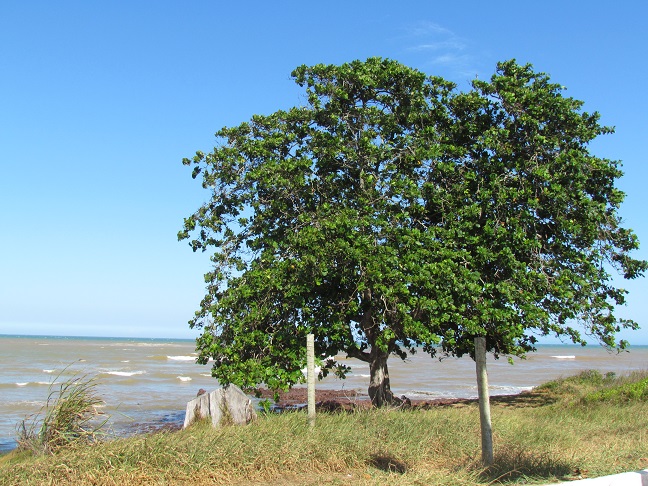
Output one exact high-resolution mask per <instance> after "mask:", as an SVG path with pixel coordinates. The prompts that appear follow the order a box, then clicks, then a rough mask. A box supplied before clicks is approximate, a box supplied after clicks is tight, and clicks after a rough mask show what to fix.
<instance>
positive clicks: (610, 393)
mask: <svg viewBox="0 0 648 486" xmlns="http://www.w3.org/2000/svg"><path fill="white" fill-rule="evenodd" d="M647 399H648V378H644V379H643V380H640V381H636V382H630V383H623V384H621V385H618V386H614V387H611V388H606V389H603V390H598V391H595V392H591V393H588V394H587V395H585V396H584V397H583V401H584V402H585V403H594V402H629V401H633V400H635V401H638V400H647Z"/></svg>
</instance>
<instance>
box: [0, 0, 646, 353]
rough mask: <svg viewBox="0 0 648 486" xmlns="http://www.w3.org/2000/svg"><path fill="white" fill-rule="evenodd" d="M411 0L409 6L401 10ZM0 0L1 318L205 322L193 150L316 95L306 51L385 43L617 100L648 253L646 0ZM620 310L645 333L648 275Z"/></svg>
mask: <svg viewBox="0 0 648 486" xmlns="http://www.w3.org/2000/svg"><path fill="white" fill-rule="evenodd" d="M396 5H398V7H396ZM580 5H582V4H579V3H578V2H564V1H553V0H551V1H544V2H513V1H510V2H506V1H490V2H477V1H474V2H429V1H406V0H404V1H403V0H402V1H401V2H398V4H397V3H396V2H386V1H372V2H367V1H356V2H353V1H349V0H347V1H344V2H342V1H336V0H332V1H327V2H317V3H315V2H295V1H285V2H260V1H259V2H239V3H238V4H237V5H234V2H213V1H212V2H208V1H200V0H196V1H192V2H183V3H181V2H171V1H156V2H143V1H142V2H132V1H128V2H126V1H119V0H117V1H112V2H87V1H65V0H63V1H59V2H51V1H29V2H10V1H6V2H0V46H2V47H0V93H2V95H1V97H0V164H1V168H2V171H1V172H0V208H1V209H0V225H1V226H0V227H1V228H2V238H0V334H55V335H89V336H144V337H182V338H192V337H196V336H197V331H193V330H190V329H189V327H188V325H187V321H188V320H189V319H190V318H191V316H192V315H193V312H194V310H195V309H196V308H197V307H198V304H199V302H200V299H201V298H202V296H203V293H204V292H203V290H204V283H203V280H202V275H203V273H205V271H206V270H207V269H208V267H209V260H208V258H207V256H206V255H201V254H194V253H192V251H191V249H190V248H189V247H188V246H187V244H186V242H178V241H177V240H176V233H177V231H178V230H179V229H180V228H181V226H182V221H183V218H184V217H186V216H188V215H189V214H191V212H192V211H193V210H194V209H196V208H197V207H198V206H199V205H200V203H201V202H202V201H203V200H204V199H205V198H206V197H207V194H206V192H203V191H202V189H201V188H200V185H199V184H198V183H197V182H196V181H193V180H192V179H191V177H190V170H189V169H187V168H186V167H183V166H182V164H181V160H182V158H183V157H187V156H191V155H192V154H193V153H194V152H195V151H196V150H205V151H208V150H210V149H211V147H212V146H213V142H214V137H213V133H214V132H215V131H216V130H217V129H218V128H220V127H222V126H225V125H235V124H238V123H240V122H242V121H246V120H247V119H249V118H250V116H251V115H253V114H255V113H264V114H267V113H271V112H273V111H275V110H277V109H283V108H288V107H291V106H294V105H298V104H301V103H302V102H303V96H302V93H301V91H300V90H299V89H298V87H297V86H296V85H295V84H294V83H293V82H292V81H291V79H290V72H291V71H292V70H293V69H294V68H295V67H296V66H298V65H301V64H316V63H335V64H339V63H343V62H347V61H351V60H354V59H366V58H367V57H370V56H381V57H388V58H392V59H396V60H398V61H400V62H402V63H404V64H407V65H410V66H412V67H415V68H418V69H420V70H422V71H425V72H426V73H428V74H435V75H440V76H443V77H445V78H447V79H450V80H452V81H455V82H456V83H458V84H459V86H460V87H463V88H466V87H468V84H469V82H470V80H472V79H474V78H475V77H479V78H482V79H486V78H489V77H490V75H491V74H492V73H493V71H494V68H495V64H496V63H497V62H498V61H502V60H506V59H510V58H516V59H517V60H518V61H519V62H521V63H524V62H530V63H532V64H533V65H534V67H535V68H536V70H538V71H543V72H547V73H548V74H550V75H551V77H552V80H553V81H555V82H557V83H560V84H562V85H564V86H566V87H567V88H568V90H567V94H568V95H570V96H573V97H575V98H578V99H582V100H584V101H585V109H586V110H587V111H599V112H600V113H601V115H602V121H603V123H605V124H609V125H614V126H615V127H616V131H617V132H616V134H614V135H611V136H607V137H605V138H603V139H600V140H597V141H596V142H595V143H594V144H593V146H592V151H593V152H594V153H595V154H597V155H599V156H604V157H608V158H612V159H620V160H622V161H623V163H624V171H625V176H624V178H623V179H622V180H621V181H620V182H619V186H620V187H621V188H622V189H623V190H624V191H625V192H626V193H627V199H626V202H625V204H624V206H623V207H622V211H621V214H622V216H623V217H624V219H625V224H626V226H628V227H631V228H633V229H634V230H635V231H636V233H637V234H638V236H639V239H640V241H642V242H644V244H643V247H642V249H641V250H640V251H639V252H637V253H636V254H635V256H638V257H641V258H648V251H646V248H648V224H647V223H646V218H644V215H643V212H644V209H645V208H647V207H648V191H647V190H646V189H645V187H644V185H645V181H646V180H647V179H648V177H647V176H648V174H647V172H648V168H647V167H648V165H647V164H646V163H645V161H644V159H645V156H644V152H645V151H644V143H645V139H646V133H647V128H648V123H647V121H646V120H647V117H646V113H648V97H647V96H646V94H645V80H646V79H648V69H647V68H646V62H645V58H646V52H648V42H647V40H648V36H647V35H646V30H645V19H646V18H647V16H648V7H647V6H646V5H647V4H645V3H644V2H639V1H628V2H602V1H597V0H594V1H592V2H588V4H587V10H583V9H582V7H581V6H580ZM624 287H625V288H628V289H629V290H630V292H631V293H630V296H629V299H628V302H629V304H628V306H627V307H626V308H623V309H621V310H620V311H619V315H622V316H624V317H630V318H633V319H635V320H637V321H638V322H639V323H640V324H643V326H644V327H645V329H644V330H642V331H638V332H633V333H629V332H627V333H624V334H623V335H622V337H625V338H626V339H629V340H630V342H631V343H636V344H648V305H647V304H646V297H645V296H646V294H647V292H646V291H647V290H648V283H647V281H646V279H641V280H639V281H635V282H629V283H624Z"/></svg>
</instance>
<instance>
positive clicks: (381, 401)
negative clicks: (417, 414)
mask: <svg viewBox="0 0 648 486" xmlns="http://www.w3.org/2000/svg"><path fill="white" fill-rule="evenodd" d="M388 357H389V354H388V353H385V352H382V351H376V352H374V351H372V353H371V361H370V362H369V372H370V375H371V378H370V381H369V398H371V403H372V405H373V406H374V407H383V406H385V405H399V404H401V403H402V400H401V399H400V398H398V397H395V396H394V394H393V393H392V392H391V389H390V387H389V371H388V369H387V358H388Z"/></svg>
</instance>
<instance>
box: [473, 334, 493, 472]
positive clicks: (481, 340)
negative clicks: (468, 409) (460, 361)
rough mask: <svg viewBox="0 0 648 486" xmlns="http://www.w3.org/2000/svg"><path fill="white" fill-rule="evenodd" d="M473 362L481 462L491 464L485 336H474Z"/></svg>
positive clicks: (491, 448) (491, 438) (490, 427)
mask: <svg viewBox="0 0 648 486" xmlns="http://www.w3.org/2000/svg"><path fill="white" fill-rule="evenodd" d="M475 363H476V364H477V392H478V393H479V422H480V424H481V445H482V463H483V464H484V466H490V465H492V464H493V429H492V426H491V417H490V398H489V396H488V372H487V371H486V338H485V337H483V336H478V337H476V338H475Z"/></svg>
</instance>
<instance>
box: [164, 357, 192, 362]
mask: <svg viewBox="0 0 648 486" xmlns="http://www.w3.org/2000/svg"><path fill="white" fill-rule="evenodd" d="M167 359H170V360H173V361H196V357H195V356H167Z"/></svg>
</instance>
